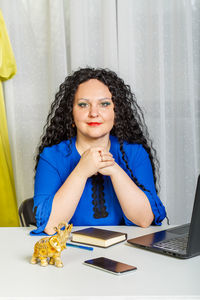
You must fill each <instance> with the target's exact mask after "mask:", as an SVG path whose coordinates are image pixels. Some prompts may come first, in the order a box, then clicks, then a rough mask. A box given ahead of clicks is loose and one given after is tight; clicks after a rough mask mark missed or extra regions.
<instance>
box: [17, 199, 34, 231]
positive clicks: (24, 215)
mask: <svg viewBox="0 0 200 300" xmlns="http://www.w3.org/2000/svg"><path fill="white" fill-rule="evenodd" d="M33 204H34V203H33V198H29V199H26V200H24V201H23V202H22V203H21V205H20V207H19V217H20V221H21V225H22V226H23V227H29V226H30V225H34V226H36V220H35V214H34V212H33Z"/></svg>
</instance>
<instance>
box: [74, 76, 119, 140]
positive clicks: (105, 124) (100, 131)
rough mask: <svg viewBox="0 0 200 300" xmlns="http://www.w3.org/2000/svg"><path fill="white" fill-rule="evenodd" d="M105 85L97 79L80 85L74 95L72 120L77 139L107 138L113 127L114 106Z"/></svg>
mask: <svg viewBox="0 0 200 300" xmlns="http://www.w3.org/2000/svg"><path fill="white" fill-rule="evenodd" d="M111 98H112V95H111V93H110V91H109V89H108V87H107V86H106V85H104V84H103V83H102V82H101V81H99V80H97V79H90V80H88V81H86V82H83V83H81V84H80V85H79V86H78V89H77V91H76V94H75V98H74V104H73V118H74V123H75V125H76V128H77V136H78V137H81V136H82V137H87V138H95V139H96V138H102V137H104V136H106V135H107V136H109V134H110V131H111V129H112V127H113V125H114V117H115V116H114V104H113V101H112V99H111Z"/></svg>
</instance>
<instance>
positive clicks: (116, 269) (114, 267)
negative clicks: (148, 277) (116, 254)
mask: <svg viewBox="0 0 200 300" xmlns="http://www.w3.org/2000/svg"><path fill="white" fill-rule="evenodd" d="M84 263H85V264H87V265H90V266H92V267H96V268H98V269H102V270H104V271H108V272H111V273H114V274H118V275H120V274H125V273H127V272H129V271H134V270H137V268H136V267H135V266H131V265H127V264H124V263H122V262H119V261H116V260H112V259H109V258H106V257H98V258H94V259H89V260H86V261H85V262H84Z"/></svg>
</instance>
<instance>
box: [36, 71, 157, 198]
mask: <svg viewBox="0 0 200 300" xmlns="http://www.w3.org/2000/svg"><path fill="white" fill-rule="evenodd" d="M90 79H97V80H99V81H101V82H102V83H104V84H105V85H106V86H107V87H108V89H109V91H110V93H111V95H112V101H113V103H114V112H115V122H114V126H113V128H112V130H111V132H110V133H111V134H112V135H114V136H115V137H117V139H118V141H119V144H120V151H121V153H122V159H123V160H124V162H125V164H126V168H127V169H128V170H129V172H130V174H131V177H132V179H133V181H134V182H135V183H136V184H137V185H138V186H139V187H140V188H142V190H146V189H145V188H144V186H143V185H141V184H140V183H139V182H138V180H137V178H135V177H134V176H133V173H132V170H131V169H130V167H129V165H128V161H127V158H126V153H125V151H124V149H123V142H124V141H126V142H128V143H132V144H141V145H142V146H143V147H144V149H145V150H146V151H147V153H148V155H149V158H150V161H151V165H152V170H153V176H154V183H155V187H156V191H157V192H158V190H159V182H158V179H159V161H158V158H157V154H156V150H155V149H154V147H153V145H152V140H151V139H150V137H149V133H148V129H147V126H146V123H145V120H144V114H143V112H142V109H141V108H140V106H139V105H138V104H137V100H136V97H135V94H134V93H133V92H132V91H131V88H130V86H129V85H127V84H125V83H124V81H123V80H122V79H121V78H119V76H118V75H117V74H116V73H115V72H113V71H111V70H109V69H102V68H91V67H87V68H81V69H79V70H77V71H75V72H73V73H72V74H70V75H69V76H67V77H66V79H65V81H64V82H63V83H62V84H61V85H60V88H59V91H58V92H57V93H56V96H55V100H54V102H53V103H52V105H51V109H50V112H49V115H48V117H47V122H46V125H45V126H44V130H43V135H42V137H41V140H40V144H39V147H38V152H37V156H36V166H35V170H36V168H37V164H38V161H39V156H40V153H41V152H42V151H43V149H44V148H45V147H49V146H52V145H55V144H58V143H60V142H61V141H63V140H69V141H71V138H72V137H74V136H76V127H74V126H73V124H74V121H73V114H72V110H73V102H74V96H75V93H76V91H77V88H78V86H79V85H80V84H81V83H83V82H86V81H88V80H90ZM93 199H94V198H93Z"/></svg>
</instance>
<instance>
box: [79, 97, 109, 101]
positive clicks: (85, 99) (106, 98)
mask: <svg viewBox="0 0 200 300" xmlns="http://www.w3.org/2000/svg"><path fill="white" fill-rule="evenodd" d="M77 100H78V101H80V100H84V101H90V99H87V98H78V99H77ZM97 100H98V101H103V100H111V98H110V97H104V98H100V99H97Z"/></svg>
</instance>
